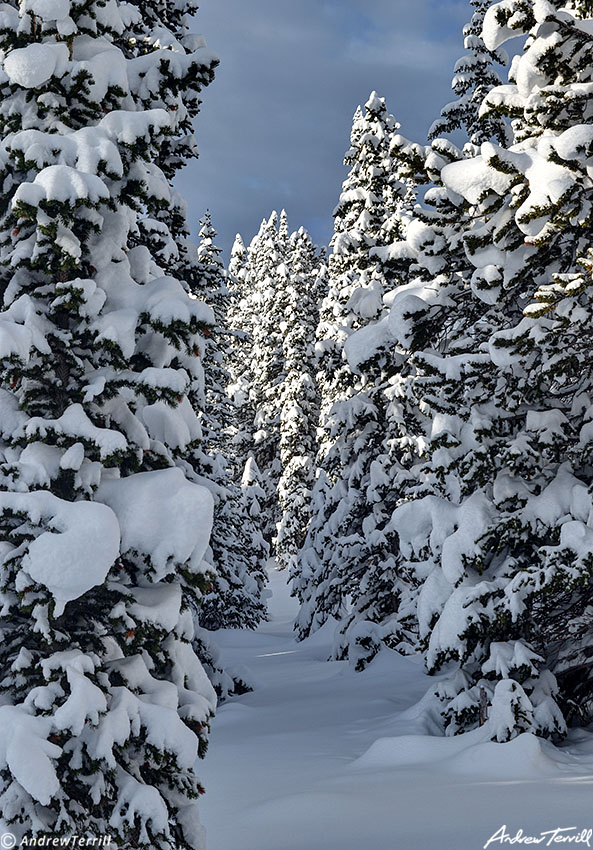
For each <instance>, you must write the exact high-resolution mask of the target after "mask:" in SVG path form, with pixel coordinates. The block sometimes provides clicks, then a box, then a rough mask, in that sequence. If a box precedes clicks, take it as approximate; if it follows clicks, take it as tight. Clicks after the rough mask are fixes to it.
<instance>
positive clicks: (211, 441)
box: [188, 213, 267, 630]
mask: <svg viewBox="0 0 593 850" xmlns="http://www.w3.org/2000/svg"><path fill="white" fill-rule="evenodd" d="M200 225H201V229H200V242H199V246H198V250H197V253H196V257H195V265H194V267H193V269H192V274H191V281H190V291H191V292H192V294H193V295H195V296H196V297H198V298H201V299H202V300H204V301H205V302H206V303H207V304H208V305H209V306H210V307H212V310H213V313H214V326H213V327H212V328H210V329H209V330H208V332H207V339H206V343H205V347H204V352H203V356H202V362H203V364H204V370H205V405H204V410H203V411H202V413H201V417H200V421H201V424H202V433H203V437H202V441H201V443H200V445H199V447H196V448H195V449H194V450H193V452H192V453H191V455H190V456H189V457H188V459H189V461H190V463H191V465H192V467H193V469H194V471H195V472H197V473H198V476H201V478H203V479H204V480H203V481H202V480H201V478H200V477H198V479H197V480H198V482H199V483H204V484H205V485H206V486H210V487H211V489H212V492H213V496H214V521H213V525H212V537H211V540H212V542H211V555H212V557H211V561H212V565H213V566H214V569H215V577H214V578H213V580H212V583H211V587H209V589H208V592H207V593H206V594H205V595H204V597H203V599H202V601H201V604H200V611H199V622H200V625H201V626H202V627H204V628H206V629H210V630H213V629H220V628H254V627H255V626H256V625H257V624H258V622H259V621H260V620H261V619H262V617H263V616H264V614H265V605H264V603H263V601H262V589H263V587H264V584H265V581H266V574H265V561H266V560H267V557H265V553H262V552H260V558H258V559H255V558H254V555H255V554H256V553H257V549H255V550H254V549H253V545H252V542H253V540H254V539H256V538H257V533H258V529H257V528H255V527H254V522H255V520H254V519H252V518H251V517H250V516H249V513H248V511H247V509H246V506H245V505H244V498H243V493H242V490H241V485H240V482H237V481H236V479H235V476H234V475H233V467H232V460H230V459H229V457H228V443H229V439H230V435H231V430H232V423H233V404H232V401H231V399H230V398H229V395H228V393H227V388H228V385H229V382H230V375H229V372H228V370H227V368H226V363H225V359H226V358H225V354H226V352H228V350H229V348H230V347H232V345H233V342H234V339H235V336H236V334H235V333H234V332H233V331H232V330H231V329H229V327H228V321H227V313H228V303H229V300H230V294H229V290H228V287H227V283H226V273H225V270H224V267H223V265H222V262H221V260H220V253H221V251H220V248H218V247H217V245H216V244H215V239H216V231H215V229H214V227H213V226H212V221H211V217H210V214H209V213H206V215H205V216H204V218H203V219H202V220H201V222H200ZM257 522H258V523H259V522H260V520H259V519H258V520H257Z"/></svg>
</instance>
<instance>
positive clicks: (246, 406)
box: [227, 233, 257, 481]
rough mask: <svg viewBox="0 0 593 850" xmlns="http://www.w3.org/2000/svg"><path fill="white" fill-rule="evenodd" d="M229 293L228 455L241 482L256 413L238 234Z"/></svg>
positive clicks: (246, 273) (249, 292)
mask: <svg viewBox="0 0 593 850" xmlns="http://www.w3.org/2000/svg"><path fill="white" fill-rule="evenodd" d="M227 276H228V287H229V293H230V299H229V306H228V324H229V327H231V328H233V333H234V344H233V346H232V348H231V350H230V352H229V356H228V360H227V367H228V371H229V386H228V393H229V397H230V398H231V400H232V404H233V422H232V426H231V430H232V439H231V441H230V445H229V449H228V450H229V452H230V456H231V460H232V465H233V472H234V478H235V480H236V481H241V479H242V477H243V472H244V470H245V464H246V463H247V460H248V459H249V457H250V453H251V450H252V446H253V422H254V419H255V410H254V406H253V398H252V390H251V388H252V385H253V364H252V359H251V351H252V347H253V322H254V321H255V318H256V315H257V314H256V313H255V312H254V303H253V298H254V293H253V288H252V281H251V274H250V266H249V253H248V250H247V248H246V247H245V243H244V242H243V239H242V237H241V235H240V234H239V233H238V234H237V236H236V237H235V241H234V243H233V247H232V250H231V258H230V262H229V267H228V270H227Z"/></svg>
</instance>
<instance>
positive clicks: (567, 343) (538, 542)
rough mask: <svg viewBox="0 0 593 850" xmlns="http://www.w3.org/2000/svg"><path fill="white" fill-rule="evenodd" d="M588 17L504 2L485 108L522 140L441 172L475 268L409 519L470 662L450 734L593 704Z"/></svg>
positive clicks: (576, 711) (434, 662)
mask: <svg viewBox="0 0 593 850" xmlns="http://www.w3.org/2000/svg"><path fill="white" fill-rule="evenodd" d="M579 13H580V12H579V7H575V11H574V14H576V18H575V17H574V14H573V15H571V14H570V13H569V12H568V11H567V10H566V9H563V10H562V11H561V12H558V11H557V8H556V5H555V4H552V3H549V2H534V3H524V2H517V3H512V2H510V3H504V4H498V5H497V6H494V7H492V9H490V10H489V12H488V13H487V15H486V18H485V25H484V36H485V40H486V44H487V46H488V48H489V49H495V48H497V47H498V46H499V45H500V44H501V43H503V42H504V40H505V39H506V38H508V37H510V36H512V35H515V34H521V33H525V34H526V35H527V36H528V40H527V42H526V50H525V52H524V54H523V55H522V56H521V57H520V58H519V59H518V60H516V62H515V63H514V64H513V67H512V70H511V77H510V85H508V86H504V87H501V88H499V89H493V90H492V91H491V92H490V93H489V94H488V95H487V98H486V104H487V105H488V108H489V109H494V108H496V109H497V110H499V111H500V112H501V113H503V114H506V115H508V116H509V117H512V119H513V127H514V130H515V132H516V133H517V135H518V137H519V138H520V140H521V142H520V144H516V145H513V146H511V147H510V148H504V147H501V146H497V145H495V144H491V143H485V144H483V145H482V148H481V156H479V157H476V158H473V159H470V160H468V161H465V162H459V163H452V164H450V165H448V166H446V167H444V168H443V169H442V180H443V183H444V185H445V187H446V188H448V190H449V192H450V193H451V197H452V198H454V199H456V201H455V202H456V204H457V206H458V209H459V215H458V219H459V221H462V222H463V221H464V222H465V225H464V227H465V233H464V236H463V244H464V245H465V248H466V252H467V257H468V259H469V260H470V262H471V265H472V268H473V272H472V273H471V274H470V273H466V272H463V279H464V281H465V288H464V289H463V290H462V289H460V290H459V293H460V295H461V294H462V293H463V292H465V310H464V311H463V312H461V310H460V309H459V308H457V309H456V310H453V311H449V312H448V313H447V310H446V311H445V321H444V326H445V328H444V329H445V331H446V333H447V344H446V346H444V347H443V348H441V349H440V350H438V349H436V350H435V349H432V350H429V349H424V350H419V351H417V352H416V354H415V355H414V359H415V362H416V366H417V375H416V379H415V391H416V392H417V393H418V394H422V398H423V404H424V409H425V410H426V411H427V412H428V413H429V416H430V418H431V419H432V427H431V431H430V438H431V439H430V445H429V449H428V452H427V459H426V463H425V465H424V472H425V475H426V477H427V480H429V481H430V482H431V486H432V492H431V493H430V494H427V495H425V496H424V497H423V498H419V499H417V500H416V501H412V502H411V503H409V504H405V505H402V506H401V507H399V508H398V509H397V510H396V512H395V515H394V520H393V521H394V525H395V527H396V529H397V532H398V536H399V541H400V547H401V549H402V551H403V552H404V553H405V554H406V556H407V557H408V560H409V562H410V563H411V564H414V563H416V564H420V563H422V564H423V565H424V569H426V567H427V566H428V567H429V570H430V572H429V575H428V577H427V578H426V580H425V582H424V584H423V586H422V590H421V592H420V595H419V601H418V618H419V628H420V637H421V640H422V641H423V644H424V648H425V653H426V661H427V666H428V669H429V671H430V672H438V671H441V670H442V669H443V668H445V667H446V668H447V669H448V670H449V671H451V670H452V668H454V670H455V672H450V673H449V675H448V677H447V678H446V679H445V680H444V681H442V682H441V683H440V684H439V685H438V686H437V688H436V689H435V692H436V694H437V696H438V697H439V699H440V700H441V710H442V714H443V718H444V724H445V728H446V730H447V732H448V733H450V734H451V733H455V732H458V731H463V730H466V729H469V728H472V727H473V726H476V725H478V724H479V723H481V722H484V720H485V718H486V714H488V721H487V722H488V724H489V731H490V734H491V735H492V737H493V738H495V739H497V740H501V741H504V740H508V739H509V738H512V737H514V736H515V735H517V734H519V733H521V732H524V731H531V732H534V733H536V734H539V735H545V736H553V737H556V736H560V735H562V734H563V733H564V731H565V729H566V723H567V721H568V722H575V721H580V722H582V721H588V720H590V717H591V712H592V709H593V698H592V687H591V681H592V680H591V663H590V657H591V645H590V639H589V638H588V633H589V631H590V609H589V600H590V593H591V583H592V579H593V573H592V561H591V554H590V552H591V545H590V542H589V536H590V534H589V530H588V520H589V517H590V512H591V507H592V503H591V495H590V490H591V484H592V481H591V475H590V465H589V460H588V455H587V443H588V436H587V435H588V421H589V415H590V414H589V413H588V411H589V409H590V401H589V395H590V392H591V388H590V377H589V371H588V369H587V368H584V369H583V367H582V360H580V358H578V357H577V353H576V352H577V346H578V348H579V351H580V352H582V350H583V347H584V349H585V350H586V346H587V344H588V338H589V333H588V330H587V328H588V321H589V314H590V303H589V301H590V298H589V289H590V268H591V261H590V256H589V254H588V250H589V247H590V243H591V213H590V203H591V202H590V197H589V195H590V190H589V188H588V181H587V178H586V176H585V169H586V161H587V157H588V156H589V155H590V150H591V138H592V136H591V131H590V126H589V125H588V123H587V121H588V118H587V116H588V114H589V112H588V110H589V108H590V106H589V101H590V93H589V88H588V84H589V83H590V82H591V77H592V74H593V68H592V65H591V60H590V44H591V37H590V35H588V34H587V32H586V31H585V28H582V26H580V25H579V20H578V15H579ZM583 84H585V85H583ZM577 260H579V262H581V264H582V268H581V267H579V265H578V263H577ZM458 303H459V304H460V303H461V302H460V301H458ZM577 340H578V342H577ZM586 359H587V358H586V357H585V360H586Z"/></svg>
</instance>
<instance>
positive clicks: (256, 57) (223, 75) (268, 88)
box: [178, 0, 471, 251]
mask: <svg viewBox="0 0 593 850" xmlns="http://www.w3.org/2000/svg"><path fill="white" fill-rule="evenodd" d="M470 11H471V9H470V7H469V4H466V3H465V2H457V0H454V1H452V2H448V0H444V2H443V0H440V2H439V0H366V2H363V0H296V1H295V0H250V2H249V3H246V2H245V0H203V2H202V6H201V8H200V10H199V11H198V13H197V15H196V18H195V20H194V23H195V27H196V29H197V31H199V32H203V33H204V35H205V36H206V39H207V41H208V44H209V46H210V47H211V48H213V49H214V50H216V51H217V52H218V54H219V55H220V59H221V65H220V67H219V69H218V71H217V76H216V80H215V81H214V82H213V83H212V85H211V86H210V87H209V88H208V89H207V90H206V91H205V92H204V95H203V99H204V104H203V107H202V113H201V115H200V116H199V117H198V119H197V121H196V135H197V139H198V145H199V147H200V154H201V155H200V160H199V161H198V162H197V163H192V164H191V165H190V166H189V167H188V168H187V169H186V170H185V171H184V172H183V174H182V176H181V178H180V179H179V180H178V185H179V188H180V189H181V191H182V193H183V194H184V195H185V196H186V197H187V198H188V201H189V209H190V216H191V221H190V223H191V225H192V232H193V233H195V232H196V230H197V218H198V217H199V216H200V215H201V214H202V213H203V211H204V210H205V209H206V208H207V207H208V208H210V210H211V212H212V216H213V222H214V225H215V227H216V228H217V230H218V231H219V234H220V238H219V243H220V244H221V245H223V246H224V248H225V250H227V251H228V248H229V246H230V244H231V243H232V240H233V238H234V234H235V233H236V232H237V231H239V232H241V233H242V235H243V236H244V238H245V239H249V238H251V236H252V235H253V233H254V232H255V231H256V230H257V228H258V226H259V223H260V221H261V219H262V218H263V217H264V216H266V217H267V216H268V215H269V213H270V211H271V210H272V209H274V208H276V209H280V208H282V207H283V206H284V207H286V210H287V212H288V215H289V224H290V225H291V227H293V228H297V227H299V226H301V225H304V226H305V227H307V228H308V229H309V230H310V231H311V233H312V235H313V237H314V239H316V240H317V241H318V242H319V243H326V242H327V240H328V239H329V237H330V235H331V229H332V220H331V213H332V210H333V208H334V207H335V204H336V202H337V198H338V194H339V190H340V185H341V183H342V180H343V179H344V177H345V169H344V167H343V165H342V158H343V154H344V151H345V150H346V149H347V147H348V139H349V133H350V126H351V121H352V115H353V113H354V110H355V109H356V106H357V105H358V104H359V103H364V102H365V101H366V99H367V97H368V95H369V93H370V91H372V90H373V89H376V90H377V91H378V92H379V94H380V95H382V96H384V97H386V99H387V105H388V108H389V110H390V111H391V112H393V113H394V114H395V116H396V118H397V119H398V121H399V122H400V123H401V125H402V132H403V133H404V134H405V135H407V136H409V137H411V138H417V139H418V140H419V141H424V138H425V135H426V131H427V128H428V127H429V126H430V124H431V123H432V121H433V120H434V118H435V117H436V116H437V115H438V114H439V111H440V108H441V106H442V105H443V104H444V103H446V102H448V101H449V100H450V99H451V96H450V84H451V82H450V81H451V75H452V67H453V64H454V62H455V60H456V59H457V58H458V56H459V55H460V53H461V50H462V39H461V35H460V33H461V26H462V25H463V23H464V22H465V20H467V18H468V17H469V15H470Z"/></svg>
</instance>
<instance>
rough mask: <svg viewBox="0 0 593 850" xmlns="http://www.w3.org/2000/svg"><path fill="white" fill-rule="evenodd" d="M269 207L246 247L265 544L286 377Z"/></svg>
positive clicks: (281, 267)
mask: <svg viewBox="0 0 593 850" xmlns="http://www.w3.org/2000/svg"><path fill="white" fill-rule="evenodd" d="M280 224H281V225H282V226H281V229H280V230H279V226H278V225H279V221H278V214H277V213H276V212H273V213H272V214H271V215H270V217H269V219H268V220H267V221H264V222H262V226H261V228H260V231H259V233H258V234H257V236H256V237H255V239H254V240H253V241H252V243H251V245H250V248H249V264H248V268H249V272H248V277H249V282H250V288H251V297H250V300H249V302H248V303H249V308H250V309H251V310H252V311H253V315H254V317H255V318H254V319H252V320H251V321H252V335H251V339H252V347H251V355H250V358H251V376H252V383H251V387H250V395H251V399H252V405H253V409H254V412H255V416H254V421H253V430H252V434H253V444H252V454H253V457H254V459H255V461H256V464H257V467H258V469H259V472H260V475H261V484H262V487H263V490H264V493H265V497H264V499H263V502H262V504H261V517H262V532H263V535H264V537H265V539H266V540H267V541H268V543H269V544H272V542H273V541H274V539H275V536H276V527H277V524H278V522H279V521H280V506H279V503H278V482H279V480H280V475H281V473H282V466H281V461H280V393H281V385H282V382H283V380H284V378H285V366H284V347H283V343H284V333H283V330H282V327H283V326H282V322H283V319H284V314H285V312H286V308H287V303H288V295H287V291H288V282H289V271H288V266H287V264H286V258H287V256H288V245H287V244H286V239H287V234H288V229H287V225H286V214H285V213H284V212H282V213H281V217H280Z"/></svg>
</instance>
